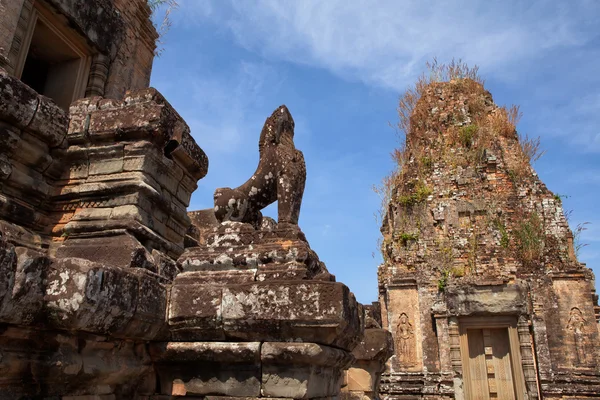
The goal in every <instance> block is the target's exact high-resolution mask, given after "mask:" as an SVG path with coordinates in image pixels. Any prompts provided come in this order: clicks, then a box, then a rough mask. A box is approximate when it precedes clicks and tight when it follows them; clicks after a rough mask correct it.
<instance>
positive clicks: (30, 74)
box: [21, 13, 89, 109]
mask: <svg viewBox="0 0 600 400" xmlns="http://www.w3.org/2000/svg"><path fill="white" fill-rule="evenodd" d="M50 20H51V18H50V19H49V18H46V17H43V15H42V13H38V14H37V17H36V20H35V22H34V28H33V34H32V36H31V41H30V43H29V50H28V52H27V56H26V58H25V62H24V64H23V71H22V73H21V81H23V83H25V84H27V85H28V86H30V87H31V88H32V89H34V90H35V91H36V92H38V93H40V94H43V95H44V96H47V97H50V98H51V99H52V100H54V101H55V102H56V103H57V104H58V105H59V106H60V107H62V108H64V109H68V108H69V106H70V105H71V103H72V102H73V101H74V100H76V99H78V98H81V97H83V95H84V94H85V84H86V83H87V75H88V71H89V57H88V55H87V54H86V52H84V51H83V50H82V48H81V46H79V45H77V44H75V43H76V42H77V41H78V40H79V39H77V38H71V37H70V36H69V34H65V33H64V32H63V31H62V30H61V29H63V30H64V28H61V25H60V24H59V25H57V26H54V23H52V22H50Z"/></svg>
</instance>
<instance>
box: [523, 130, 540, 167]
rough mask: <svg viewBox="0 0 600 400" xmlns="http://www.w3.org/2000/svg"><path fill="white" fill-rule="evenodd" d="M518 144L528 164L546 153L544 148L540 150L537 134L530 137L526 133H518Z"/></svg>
mask: <svg viewBox="0 0 600 400" xmlns="http://www.w3.org/2000/svg"><path fill="white" fill-rule="evenodd" d="M519 146H520V147H521V151H522V152H523V155H524V156H525V160H526V161H527V163H529V164H533V163H535V162H536V161H537V160H539V159H540V158H541V157H542V156H543V155H544V154H545V153H546V150H542V146H541V142H540V137H539V136H538V137H537V138H531V139H530V138H529V136H527V135H525V136H522V135H519Z"/></svg>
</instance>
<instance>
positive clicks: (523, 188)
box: [379, 79, 600, 400]
mask: <svg viewBox="0 0 600 400" xmlns="http://www.w3.org/2000/svg"><path fill="white" fill-rule="evenodd" d="M515 117H516V112H515V110H514V109H513V110H506V109H504V108H499V107H497V106H496V105H495V104H494V102H493V100H492V97H491V95H490V93H489V92H487V91H486V90H485V89H484V88H483V86H482V85H480V84H479V83H477V82H475V81H473V80H471V79H453V80H451V81H450V82H444V83H431V84H429V85H428V86H426V87H424V88H423V90H422V91H421V96H420V99H419V100H418V102H417V103H416V106H415V108H414V112H413V113H412V117H411V119H410V130H409V132H408V134H407V138H406V147H405V149H403V151H401V152H399V154H398V156H399V158H400V160H401V161H402V162H403V164H402V167H401V170H400V172H398V173H397V175H396V176H395V177H394V178H393V185H392V188H393V190H392V192H391V201H390V204H389V208H388V209H387V215H386V217H385V219H384V222H383V226H382V232H383V235H384V242H383V246H382V247H383V254H384V264H383V265H381V266H380V268H379V290H380V302H381V305H382V317H383V327H384V328H386V329H389V330H390V331H391V332H392V334H393V337H394V341H395V354H394V356H393V357H392V358H391V359H390V360H389V362H388V369H387V371H386V372H385V373H384V376H383V378H382V384H381V395H382V397H384V398H389V399H409V398H410V399H416V398H424V399H443V398H456V399H472V400H475V399H537V398H545V399H558V398H561V399H563V398H564V399H567V398H568V399H575V398H576V399H584V398H589V397H597V396H600V358H599V353H598V350H599V348H598V346H599V344H600V342H599V338H598V325H597V321H598V314H597V311H598V310H597V302H596V300H597V298H596V295H595V291H594V277H593V274H592V272H591V271H590V270H589V269H588V268H586V267H585V265H583V264H581V263H580V262H578V261H577V258H576V255H575V250H574V244H573V234H572V232H571V230H570V229H569V226H568V224H567V221H566V219H565V216H564V213H563V210H562V207H561V201H560V198H559V197H558V196H555V195H554V194H553V193H552V192H550V191H549V190H548V189H547V188H546V186H544V184H543V183H542V182H541V181H540V180H539V178H538V176H537V175H536V173H535V171H534V170H533V169H532V168H531V166H530V159H531V158H532V157H535V154H534V153H535V147H536V146H535V142H531V141H527V140H519V138H518V135H517V132H516V130H515V125H514V124H515V119H516V118H515Z"/></svg>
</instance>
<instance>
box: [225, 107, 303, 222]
mask: <svg viewBox="0 0 600 400" xmlns="http://www.w3.org/2000/svg"><path fill="white" fill-rule="evenodd" d="M294 127H295V124H294V119H293V118H292V115H291V114H290V112H289V110H288V109H287V107H286V106H284V105H282V106H280V107H278V108H277V109H276V110H275V111H273V114H271V116H270V117H269V118H267V120H266V121H265V125H264V127H263V129H262V131H261V134H260V139H259V142H258V150H259V154H260V159H259V162H258V167H257V168H256V172H254V174H253V175H252V176H251V177H250V179H248V180H247V181H246V182H245V183H244V184H242V185H240V186H238V187H237V188H234V189H231V188H219V189H217V190H216V191H215V196H214V198H215V216H216V218H217V220H218V221H220V222H223V221H238V222H246V223H250V224H251V225H253V226H255V227H259V226H260V224H261V220H262V214H261V213H260V210H262V209H263V208H265V207H267V206H268V205H269V204H272V203H274V202H275V201H277V210H278V222H279V223H290V224H298V218H299V217H300V206H301V203H302V195H303V194H304V183H305V180H306V165H305V164H304V156H303V155H302V152H301V151H299V150H296V148H295V146H294Z"/></svg>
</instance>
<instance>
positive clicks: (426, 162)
mask: <svg viewBox="0 0 600 400" xmlns="http://www.w3.org/2000/svg"><path fill="white" fill-rule="evenodd" d="M421 165H422V166H423V168H425V169H427V170H431V168H433V160H432V159H431V157H427V156H423V157H421Z"/></svg>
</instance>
